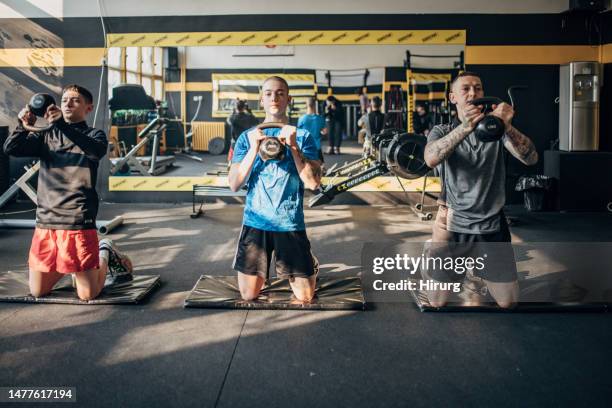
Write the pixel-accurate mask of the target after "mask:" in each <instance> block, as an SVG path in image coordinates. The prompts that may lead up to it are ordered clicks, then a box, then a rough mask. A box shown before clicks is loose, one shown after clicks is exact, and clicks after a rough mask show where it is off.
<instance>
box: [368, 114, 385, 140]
mask: <svg viewBox="0 0 612 408" xmlns="http://www.w3.org/2000/svg"><path fill="white" fill-rule="evenodd" d="M368 123H369V125H370V134H371V135H377V134H379V133H380V132H381V131H382V130H383V128H384V127H385V115H384V114H383V113H381V112H380V111H372V112H370V113H368Z"/></svg>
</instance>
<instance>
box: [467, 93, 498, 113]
mask: <svg viewBox="0 0 612 408" xmlns="http://www.w3.org/2000/svg"><path fill="white" fill-rule="evenodd" d="M503 102H504V101H502V100H501V99H499V98H498V97H496V96H485V97H482V98H476V99H473V100H472V101H471V102H470V103H471V104H472V105H483V106H484V111H485V112H487V111H492V110H493V105H499V104H500V103H503Z"/></svg>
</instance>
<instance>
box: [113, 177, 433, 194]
mask: <svg viewBox="0 0 612 408" xmlns="http://www.w3.org/2000/svg"><path fill="white" fill-rule="evenodd" d="M345 179H346V177H336V178H334V179H333V181H334V182H341V181H343V180H345ZM398 180H399V181H398ZM331 181H332V179H330V178H327V177H323V180H322V184H323V185H325V184H327V183H329V182H331ZM400 181H401V185H400ZM194 184H204V185H209V186H216V187H227V186H228V182H227V177H225V176H203V177H159V176H158V177H109V179H108V190H109V191H192V190H193V185H194ZM402 186H403V188H402ZM440 188H441V185H440V179H439V178H438V177H428V178H427V184H426V186H425V191H427V192H429V193H439V192H440ZM404 190H405V191H407V192H421V191H423V179H422V178H418V179H414V180H407V179H398V178H397V177H390V176H385V177H377V178H375V179H372V180H370V181H368V182H367V183H363V184H360V185H358V186H356V187H353V188H351V189H350V190H349V191H354V192H357V191H360V192H403V191H404Z"/></svg>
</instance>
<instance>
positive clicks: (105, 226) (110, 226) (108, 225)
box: [0, 162, 123, 235]
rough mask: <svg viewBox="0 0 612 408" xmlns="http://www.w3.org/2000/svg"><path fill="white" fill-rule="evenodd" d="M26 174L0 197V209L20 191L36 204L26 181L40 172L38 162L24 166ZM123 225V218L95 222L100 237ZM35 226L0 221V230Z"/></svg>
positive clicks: (12, 221)
mask: <svg viewBox="0 0 612 408" xmlns="http://www.w3.org/2000/svg"><path fill="white" fill-rule="evenodd" d="M25 169H26V172H25V173H24V174H23V175H22V176H21V177H19V179H17V181H15V183H13V185H12V186H10V187H9V188H8V190H6V191H5V192H4V194H2V195H1V196H0V208H2V207H3V206H4V205H5V204H6V203H8V202H9V201H10V200H11V198H13V196H14V195H15V194H17V193H18V192H19V190H22V191H23V192H24V193H25V194H26V195H27V196H28V198H29V199H30V200H32V201H33V202H34V203H37V198H36V190H35V189H34V187H32V186H31V185H30V184H29V183H28V181H29V180H30V179H31V178H32V177H34V176H35V175H36V174H37V173H38V170H40V162H36V163H34V164H33V165H31V166H25ZM122 224H123V217H121V216H117V217H115V218H113V219H112V220H110V221H102V220H98V221H96V227H97V228H98V232H99V233H100V234H102V235H106V234H108V233H109V232H111V231H112V230H114V229H115V228H117V227H119V226H120V225H122ZM35 226H36V220H23V219H8V220H3V219H0V228H26V229H28V228H34V227H35Z"/></svg>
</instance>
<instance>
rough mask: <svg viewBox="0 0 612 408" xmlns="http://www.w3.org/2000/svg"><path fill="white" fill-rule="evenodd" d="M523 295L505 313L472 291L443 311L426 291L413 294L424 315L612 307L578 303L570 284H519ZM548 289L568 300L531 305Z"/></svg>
mask: <svg viewBox="0 0 612 408" xmlns="http://www.w3.org/2000/svg"><path fill="white" fill-rule="evenodd" d="M519 287H520V295H519V299H524V300H519V302H518V304H517V305H516V306H515V307H514V308H511V309H502V308H500V307H499V306H497V304H496V303H495V301H494V300H493V299H492V298H491V297H490V295H488V296H487V295H484V294H482V293H478V291H474V290H473V289H471V290H470V289H468V290H464V291H463V292H462V293H461V295H460V296H457V297H456V298H454V299H450V300H449V302H448V303H447V304H446V305H445V306H443V307H439V308H438V307H434V306H432V305H431V304H430V303H429V299H428V298H427V294H426V293H425V292H424V291H420V290H415V291H411V294H412V296H413V297H414V301H415V303H416V304H417V306H418V307H419V309H420V310H421V311H422V312H506V313H507V312H607V311H609V310H610V307H611V306H612V304H611V303H609V302H584V301H582V300H579V299H578V298H579V293H578V288H576V287H572V285H570V284H568V282H566V281H563V280H560V281H558V282H557V283H556V286H554V284H552V283H551V282H542V281H538V280H535V279H534V280H532V282H529V281H522V282H520V286H519ZM542 288H545V289H546V290H548V291H550V290H551V289H552V290H555V291H557V293H562V294H563V295H564V296H563V297H565V299H563V297H562V296H557V297H556V299H550V300H551V301H548V302H543V301H529V299H530V298H532V299H533V293H534V291H537V290H541V289H542Z"/></svg>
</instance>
